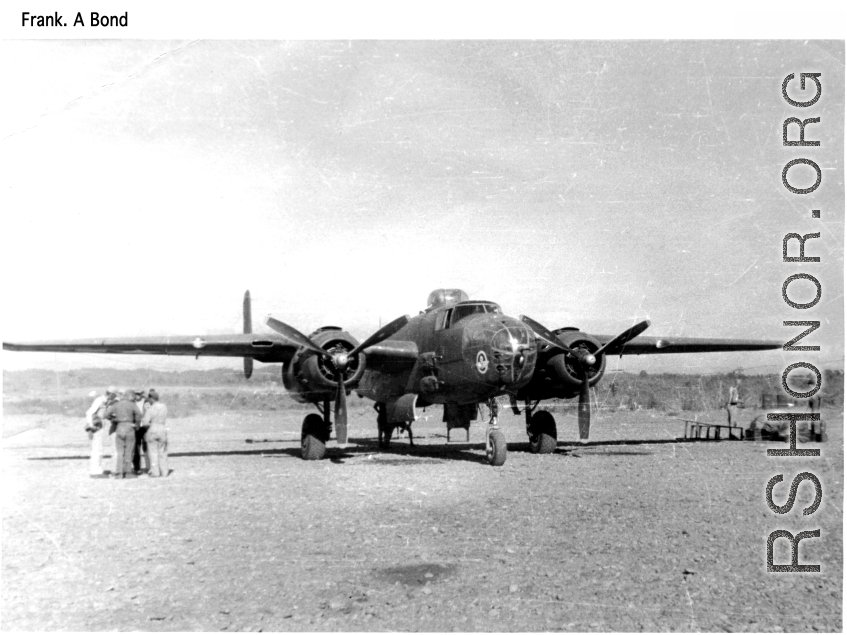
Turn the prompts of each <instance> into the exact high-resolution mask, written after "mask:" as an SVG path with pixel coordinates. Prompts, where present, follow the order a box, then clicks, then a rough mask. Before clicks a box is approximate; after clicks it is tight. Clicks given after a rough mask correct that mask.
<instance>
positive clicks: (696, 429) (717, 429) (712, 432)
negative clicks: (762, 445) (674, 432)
mask: <svg viewBox="0 0 847 635" xmlns="http://www.w3.org/2000/svg"><path fill="white" fill-rule="evenodd" d="M680 421H683V422H684V425H685V430H684V434H683V436H684V438H686V439H701V440H707V439H711V440H713V441H720V440H721V430H722V429H723V428H726V429H727V438H728V439H730V440H732V441H742V440H744V428H742V427H741V426H729V425H726V424H720V423H709V422H708V421H697V420H692V419H680ZM733 430H737V431H738V436H733V434H732V431H733Z"/></svg>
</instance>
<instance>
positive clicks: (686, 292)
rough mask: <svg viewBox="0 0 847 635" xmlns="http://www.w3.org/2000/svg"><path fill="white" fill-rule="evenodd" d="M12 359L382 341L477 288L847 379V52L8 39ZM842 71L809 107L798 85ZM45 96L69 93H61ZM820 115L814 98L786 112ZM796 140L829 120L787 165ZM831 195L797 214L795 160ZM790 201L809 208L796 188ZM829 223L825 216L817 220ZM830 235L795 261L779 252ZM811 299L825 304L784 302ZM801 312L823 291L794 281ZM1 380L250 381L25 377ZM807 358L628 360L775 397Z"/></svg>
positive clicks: (662, 45)
mask: <svg viewBox="0 0 847 635" xmlns="http://www.w3.org/2000/svg"><path fill="white" fill-rule="evenodd" d="M0 48H1V49H2V56H3V58H5V59H13V60H15V61H16V63H15V64H13V65H12V64H8V65H6V68H5V69H4V80H3V81H4V84H5V86H6V90H5V91H4V92H6V94H7V95H14V99H12V100H7V101H9V102H10V103H7V104H5V105H4V109H5V110H6V114H5V116H4V117H3V118H2V122H0V125H2V135H0V137H2V162H3V163H2V165H3V181H4V187H3V190H4V192H3V204H2V205H3V209H4V210H5V211H4V214H3V249H2V267H3V271H4V274H3V279H2V296H0V297H2V299H3V303H4V306H5V307H7V308H6V309H5V310H4V312H3V313H4V315H3V333H2V335H3V340H4V341H19V340H32V339H64V338H82V337H97V336H121V335H163V334H174V335H202V334H212V333H226V332H238V331H239V330H240V328H241V297H242V295H243V293H244V290H245V289H250V291H251V294H252V296H253V317H254V329H255V330H257V331H263V330H264V331H268V332H269V330H268V329H267V327H265V326H264V324H263V323H262V321H263V319H264V316H266V315H268V314H272V315H274V316H275V317H276V318H278V319H281V320H283V321H285V322H287V323H289V324H291V325H293V326H295V327H296V328H298V329H299V330H301V331H303V332H306V333H308V332H311V331H312V330H314V329H315V328H318V327H319V326H322V325H326V324H333V325H338V326H342V327H344V328H346V329H348V330H349V331H350V332H351V333H352V334H353V335H354V336H356V337H358V338H360V339H363V338H364V337H367V336H368V335H369V334H370V333H372V332H373V331H375V330H376V329H377V328H378V326H379V325H380V324H381V323H382V324H384V323H386V322H387V321H389V320H391V319H394V318H395V317H397V316H399V315H402V314H410V315H416V314H417V312H418V311H419V310H421V309H423V308H425V304H426V298H427V295H428V294H429V292H430V291H431V290H433V289H436V288H440V287H457V288H461V289H464V290H465V291H467V292H468V293H469V295H470V296H471V298H474V299H485V300H491V301H495V302H498V303H499V304H501V306H502V307H503V309H504V311H505V312H506V313H507V314H509V315H515V316H516V315H518V314H526V315H529V316H531V317H533V318H534V319H536V320H538V321H540V322H541V323H543V324H545V325H546V326H547V327H549V328H551V329H552V328H558V327H563V326H577V327H580V328H581V329H583V330H585V331H588V332H594V333H604V334H605V333H609V334H612V333H617V332H620V331H622V330H624V329H625V328H627V327H628V326H630V325H632V324H633V322H634V321H635V320H638V319H643V318H645V317H649V318H650V319H651V321H652V326H651V327H650V329H649V330H648V331H647V332H646V333H645V334H646V335H654V336H691V337H726V338H760V339H768V340H780V341H786V340H787V339H789V338H790V337H793V336H794V335H796V334H797V333H799V331H798V330H797V327H792V328H786V327H784V326H783V325H782V321H783V320H821V322H822V326H821V328H820V329H819V330H818V331H817V332H816V333H815V334H814V335H813V336H811V337H810V338H808V339H807V340H806V341H805V342H804V344H806V343H814V344H819V345H820V346H821V352H820V353H815V354H814V361H815V362H816V363H819V366H820V367H821V368H825V367H826V368H843V358H844V343H843V342H844V310H843V306H844V297H843V271H844V261H843V253H844V227H843V219H844V165H843V157H844V145H843V144H844V42H843V41H840V42H839V41H784V40H783V41H776V40H744V41H741V40H723V41H719V40H711V41H681V40H676V41H673V40H672V41H658V40H651V41H649V40H648V41H644V40H641V41H638V40H588V41H578V40H577V41H574V40H569V41H568V40H542V41H529V40H416V41H411V40H405V41H403V40H378V41H377V40H352V41H351V40H346V41H342V40H329V41H317V40H306V41H303V40H282V41H272V40H271V41H266V40H262V41H255V40H204V39H184V40H93V39H92V40H17V41H12V40H6V41H4V42H2V44H0ZM800 72H820V73H822V75H821V80H822V82H823V87H824V88H823V93H822V97H821V99H820V100H819V102H818V103H817V104H815V106H814V107H811V108H804V109H798V108H792V107H791V106H789V105H788V104H787V103H786V102H785V101H784V100H783V98H782V95H781V86H782V81H783V78H785V77H786V76H787V75H788V74H789V73H800ZM48 78H49V81H48ZM795 85H796V82H795V84H792V88H791V89H790V90H791V91H792V94H793V95H794V96H795V97H797V98H800V97H803V98H807V97H809V96H810V95H811V94H812V92H810V91H809V90H807V91H806V92H799V90H798V92H793V91H794V90H795V89H796V88H795ZM790 116H800V117H803V118H808V117H820V118H821V121H820V123H817V124H813V125H809V126H807V128H806V138H807V139H815V140H820V141H821V145H820V147H815V148H796V147H794V148H787V147H784V146H783V145H782V122H783V120H784V119H785V118H787V117H790ZM798 157H805V158H809V159H812V160H815V161H816V162H818V164H819V165H820V167H821V171H822V181H821V185H820V187H819V188H818V189H817V190H815V191H814V192H813V193H811V194H808V195H805V196H803V195H796V194H792V193H791V192H789V191H788V190H787V189H786V188H785V187H784V186H783V184H782V182H781V172H782V169H783V167H784V166H785V164H786V163H787V162H788V161H789V160H792V159H795V158H798ZM790 178H791V180H792V182H794V183H795V184H796V185H797V186H798V187H808V186H810V185H811V184H812V183H813V182H814V172H813V171H812V170H811V169H810V168H808V167H806V166H802V165H801V166H798V167H795V168H793V169H792V172H791V173H790ZM812 209H820V210H821V217H820V219H812V218H811V213H810V212H811V210H812ZM790 232H797V233H801V234H806V233H810V232H820V233H821V238H820V239H819V240H817V241H814V240H813V241H810V242H809V243H807V249H806V255H818V256H820V258H821V262H820V263H803V264H800V263H783V262H782V237H783V236H784V235H785V234H786V233H790ZM803 272H805V273H810V274H813V275H815V276H816V277H817V278H818V280H820V282H821V286H822V294H821V300H820V302H819V303H818V305H817V306H815V307H814V308H812V309H809V310H805V311H798V310H797V309H792V308H791V307H789V306H788V305H787V304H786V303H785V302H784V301H783V300H782V297H781V292H782V285H783V282H784V281H785V279H786V278H787V277H788V276H789V275H792V274H795V273H803ZM791 295H792V297H793V299H794V300H795V301H797V302H807V301H809V300H811V299H812V298H813V297H814V287H813V286H811V285H810V284H807V283H805V282H802V281H800V282H797V283H794V284H793V286H792V288H791ZM2 359H3V368H4V369H5V370H14V369H19V368H27V367H41V368H62V369H64V368H69V367H74V366H80V365H88V366H108V365H117V366H120V367H131V366H133V365H137V366H140V367H153V368H165V369H167V368H202V367H216V366H227V367H228V366H232V367H233V368H238V367H240V361H239V360H226V359H219V360H214V361H203V360H200V361H196V360H193V359H187V360H186V359H174V358H171V359H166V358H161V357H151V356H139V357H129V356H106V355H57V354H44V353H42V354H35V353H9V352H5V351H4V352H3V355H2ZM803 360H808V361H812V359H811V358H810V354H808V353H807V354H805V356H804V354H799V353H784V352H782V351H770V352H766V353H755V354H754V353H736V354H715V355H674V356H655V357H637V358H636V357H626V358H623V359H621V360H610V361H609V369H615V368H618V369H621V370H627V371H633V372H638V371H640V370H642V369H646V370H648V371H651V372H653V371H656V372H659V371H679V372H692V373H697V372H718V371H722V370H730V369H734V368H739V367H741V368H745V369H750V370H749V372H754V373H757V372H781V370H782V369H783V368H784V367H785V366H786V365H787V364H790V363H793V362H796V361H803Z"/></svg>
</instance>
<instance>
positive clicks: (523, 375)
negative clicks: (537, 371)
mask: <svg viewBox="0 0 847 635" xmlns="http://www.w3.org/2000/svg"><path fill="white" fill-rule="evenodd" d="M501 324H502V328H500V329H499V330H498V331H497V332H496V333H494V336H493V337H492V338H491V351H492V354H493V356H494V361H495V367H496V369H497V372H498V373H499V375H500V378H501V380H502V381H503V382H504V383H506V384H515V383H520V382H523V381H524V380H527V381H528V379H529V378H530V377H531V376H532V370H533V367H534V365H535V354H536V345H535V338H534V337H533V336H532V333H531V332H530V330H529V329H528V328H527V327H526V326H524V324H523V323H521V322H518V321H517V320H515V321H514V322H512V321H511V320H510V321H508V322H503V323H501Z"/></svg>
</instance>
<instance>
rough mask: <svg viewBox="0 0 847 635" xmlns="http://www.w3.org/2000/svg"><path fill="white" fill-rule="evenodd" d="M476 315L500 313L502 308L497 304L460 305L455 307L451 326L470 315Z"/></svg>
mask: <svg viewBox="0 0 847 635" xmlns="http://www.w3.org/2000/svg"><path fill="white" fill-rule="evenodd" d="M474 313H500V307H498V306H497V305H496V304H484V303H479V304H458V305H456V306H455V307H453V315H452V317H451V318H450V324H451V325H452V324H456V323H457V322H458V321H459V320H464V319H465V318H466V317H468V316H469V315H473V314H474Z"/></svg>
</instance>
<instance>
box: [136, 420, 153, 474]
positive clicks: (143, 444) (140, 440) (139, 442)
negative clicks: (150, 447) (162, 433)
mask: <svg viewBox="0 0 847 635" xmlns="http://www.w3.org/2000/svg"><path fill="white" fill-rule="evenodd" d="M145 432H147V428H138V429H137V430H136V431H135V448H133V450H132V467H133V469H134V470H135V471H136V472H140V471H141V453H142V452H143V453H144V456H145V457H147V441H145V440H144V433H145ZM144 462H145V463H147V469H150V463H149V460H145V461H144Z"/></svg>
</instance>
